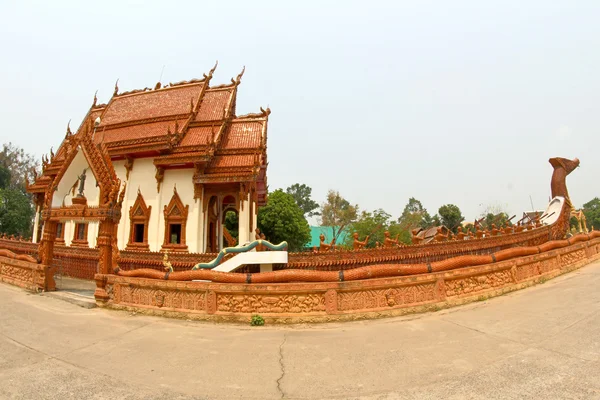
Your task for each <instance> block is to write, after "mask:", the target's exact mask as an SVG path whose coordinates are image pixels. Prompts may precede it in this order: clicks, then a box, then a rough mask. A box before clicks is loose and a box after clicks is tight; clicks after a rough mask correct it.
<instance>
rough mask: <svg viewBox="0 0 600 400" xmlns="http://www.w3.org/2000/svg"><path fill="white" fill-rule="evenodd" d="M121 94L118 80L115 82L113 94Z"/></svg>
mask: <svg viewBox="0 0 600 400" xmlns="http://www.w3.org/2000/svg"><path fill="white" fill-rule="evenodd" d="M118 94H119V80H118V79H117V81H116V82H115V91H114V92H113V96H116V95H118Z"/></svg>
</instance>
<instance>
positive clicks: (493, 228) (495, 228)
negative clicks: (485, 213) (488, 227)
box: [492, 224, 500, 236]
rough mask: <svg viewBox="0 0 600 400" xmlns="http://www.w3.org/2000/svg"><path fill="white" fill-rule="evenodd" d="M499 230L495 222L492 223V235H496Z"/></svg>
mask: <svg viewBox="0 0 600 400" xmlns="http://www.w3.org/2000/svg"><path fill="white" fill-rule="evenodd" d="M499 232H500V230H499V229H498V228H497V227H496V224H492V236H497V235H498V233H499Z"/></svg>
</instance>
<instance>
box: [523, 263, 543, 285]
mask: <svg viewBox="0 0 600 400" xmlns="http://www.w3.org/2000/svg"><path fill="white" fill-rule="evenodd" d="M541 264H542V262H541V261H538V262H534V263H531V264H526V265H521V266H518V267H517V282H522V281H524V280H526V279H528V278H531V277H532V276H537V275H539V274H540V269H541Z"/></svg>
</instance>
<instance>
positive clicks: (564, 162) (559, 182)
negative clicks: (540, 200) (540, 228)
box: [548, 157, 579, 240]
mask: <svg viewBox="0 0 600 400" xmlns="http://www.w3.org/2000/svg"><path fill="white" fill-rule="evenodd" d="M548 161H549V162H550V164H551V165H552V167H554V172H553V173H552V181H551V182H550V188H551V190H552V198H556V197H562V198H564V204H563V205H562V209H561V211H560V215H559V217H558V219H557V220H556V222H555V223H554V224H553V225H552V229H551V231H550V239H551V240H559V239H563V238H564V237H565V235H566V234H567V231H568V230H569V219H570V217H571V210H572V209H573V205H572V204H571V199H570V198H569V192H568V191H567V175H569V174H570V173H571V172H573V171H574V170H575V168H577V167H579V159H577V158H575V159H573V160H569V159H567V158H560V157H555V158H551V159H550V160H548Z"/></svg>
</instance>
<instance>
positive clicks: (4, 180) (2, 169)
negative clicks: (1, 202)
mask: <svg viewBox="0 0 600 400" xmlns="http://www.w3.org/2000/svg"><path fill="white" fill-rule="evenodd" d="M9 186H10V170H9V169H8V167H7V166H6V165H4V163H2V162H0V189H6V188H7V187H9Z"/></svg>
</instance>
